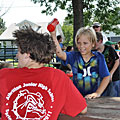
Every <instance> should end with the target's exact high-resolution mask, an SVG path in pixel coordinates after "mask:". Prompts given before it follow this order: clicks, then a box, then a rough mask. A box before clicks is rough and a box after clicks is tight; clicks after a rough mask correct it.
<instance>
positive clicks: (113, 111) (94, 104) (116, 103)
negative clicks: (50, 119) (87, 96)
mask: <svg viewBox="0 0 120 120" xmlns="http://www.w3.org/2000/svg"><path fill="white" fill-rule="evenodd" d="M87 106H88V110H87V114H85V115H79V117H78V118H72V117H69V116H67V115H64V114H60V116H59V118H58V120H120V97H100V98H96V99H91V100H87Z"/></svg>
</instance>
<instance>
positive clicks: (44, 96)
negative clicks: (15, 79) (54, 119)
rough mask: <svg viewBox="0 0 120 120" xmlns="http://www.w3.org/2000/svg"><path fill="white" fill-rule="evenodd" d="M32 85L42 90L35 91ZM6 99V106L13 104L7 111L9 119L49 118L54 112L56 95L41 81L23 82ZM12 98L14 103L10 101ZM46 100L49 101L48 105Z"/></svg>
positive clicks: (43, 119) (37, 119)
mask: <svg viewBox="0 0 120 120" xmlns="http://www.w3.org/2000/svg"><path fill="white" fill-rule="evenodd" d="M31 87H32V88H34V89H36V88H37V90H38V88H39V89H41V90H39V91H41V92H35V90H34V91H33V89H30V88H31ZM16 92H17V95H16V94H15V93H16ZM13 96H15V97H14V99H13ZM48 98H49V99H48ZM6 99H7V101H8V102H7V103H6V106H11V105H12V108H10V107H8V109H6V113H5V115H6V117H7V118H8V119H9V120H14V119H19V120H32V119H35V120H48V119H49V118H50V116H51V114H52V109H53V103H54V95H53V93H52V92H51V89H49V88H48V87H47V86H45V85H43V84H41V83H23V85H19V86H16V87H15V88H13V89H12V90H11V91H10V92H9V93H8V94H7V96H6ZM10 99H13V102H12V103H10V102H9V100H10ZM46 102H47V103H49V104H48V105H47V106H46V105H45V104H46ZM13 116H14V117H13Z"/></svg>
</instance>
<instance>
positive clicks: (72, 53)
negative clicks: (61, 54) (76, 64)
mask: <svg viewBox="0 0 120 120" xmlns="http://www.w3.org/2000/svg"><path fill="white" fill-rule="evenodd" d="M66 54H67V55H75V56H76V55H80V52H78V51H71V52H66Z"/></svg>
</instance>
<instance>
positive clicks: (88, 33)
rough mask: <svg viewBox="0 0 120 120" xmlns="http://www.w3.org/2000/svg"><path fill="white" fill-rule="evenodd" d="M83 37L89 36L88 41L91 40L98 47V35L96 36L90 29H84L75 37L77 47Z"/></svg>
mask: <svg viewBox="0 0 120 120" xmlns="http://www.w3.org/2000/svg"><path fill="white" fill-rule="evenodd" d="M82 35H85V36H87V37H88V39H89V40H90V42H91V43H92V44H94V45H96V41H97V38H96V34H95V31H94V30H93V29H92V28H90V27H82V28H80V29H79V30H78V31H77V34H76V36H75V44H76V45H77V42H78V40H79V39H80V37H81V36H82Z"/></svg>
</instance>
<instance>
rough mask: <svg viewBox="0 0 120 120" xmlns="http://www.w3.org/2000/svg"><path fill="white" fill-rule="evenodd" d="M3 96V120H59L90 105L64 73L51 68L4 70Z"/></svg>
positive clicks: (1, 74) (0, 86)
mask: <svg viewBox="0 0 120 120" xmlns="http://www.w3.org/2000/svg"><path fill="white" fill-rule="evenodd" d="M0 95H1V98H0V100H1V101H0V103H1V113H2V120H7V119H9V120H16V119H18V120H22V119H24V120H32V119H34V120H57V117H58V115H59V113H64V114H67V115H70V116H76V115H77V114H78V113H80V112H81V111H82V110H83V109H84V108H85V107H86V106H87V105H86V101H85V99H84V98H83V97H82V95H81V94H80V93H79V91H78V90H77V89H76V87H75V86H74V85H73V83H72V81H71V80H70V79H69V78H68V77H67V76H66V75H65V73H64V72H62V71H60V70H57V69H54V68H50V67H42V68H38V69H28V68H19V69H18V68H15V69H9V68H4V69H1V70H0Z"/></svg>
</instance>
